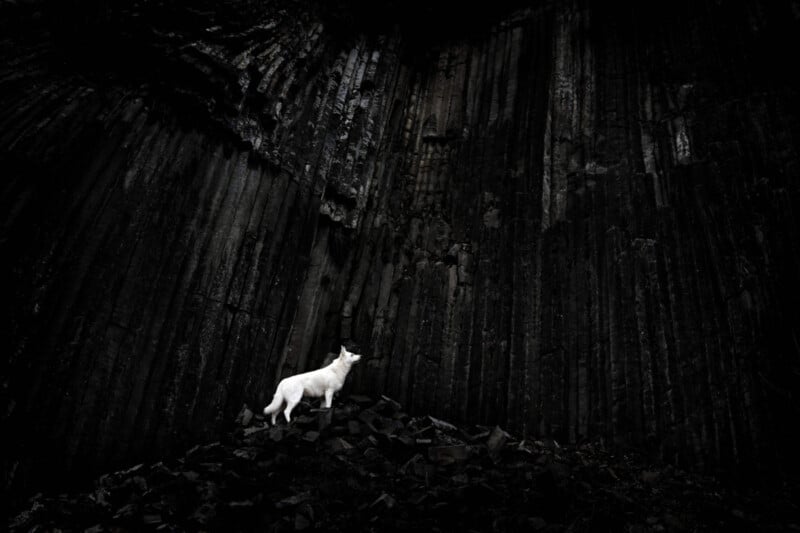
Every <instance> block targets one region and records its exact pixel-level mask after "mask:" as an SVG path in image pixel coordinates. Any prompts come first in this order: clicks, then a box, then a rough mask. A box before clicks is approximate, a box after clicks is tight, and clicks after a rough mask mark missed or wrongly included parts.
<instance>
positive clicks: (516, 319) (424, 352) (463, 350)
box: [0, 0, 800, 480]
mask: <svg viewBox="0 0 800 533" xmlns="http://www.w3.org/2000/svg"><path fill="white" fill-rule="evenodd" d="M218 4H220V3H219V2H216V3H214V4H210V3H209V4H208V5H207V6H205V4H201V6H205V7H196V6H195V7H191V8H189V7H183V6H181V5H180V4H178V3H175V4H162V5H158V6H154V5H152V4H147V3H145V4H142V5H139V4H130V5H127V6H126V7H124V8H113V9H112V8H111V7H108V6H106V7H98V5H100V3H92V7H90V8H89V7H81V8H79V7H77V6H68V7H64V6H63V5H62V6H61V7H57V8H56V7H49V6H47V5H45V6H39V5H38V4H37V3H35V2H34V3H30V4H9V5H4V6H3V7H2V10H3V12H4V15H6V16H2V17H0V19H2V20H3V22H2V25H3V32H2V34H3V35H4V36H5V37H3V41H2V44H1V45H0V57H2V61H1V62H0V110H1V111H2V114H1V116H0V122H1V123H2V128H0V148H1V150H0V165H2V167H0V168H3V169H4V172H3V174H4V176H5V178H4V180H3V185H2V187H3V189H2V191H3V192H2V202H3V203H2V205H3V209H2V210H0V213H1V215H0V216H2V221H3V222H2V239H0V253H2V255H3V257H4V260H3V264H2V268H3V272H2V273H1V274H2V279H3V280H4V284H6V287H5V289H4V295H5V296H4V298H3V303H2V307H3V313H4V317H3V318H4V320H3V323H4V324H5V327H4V328H3V329H5V330H6V332H5V333H4V334H3V337H2V338H3V341H2V342H3V351H4V353H6V354H8V356H7V357H6V358H5V359H4V367H3V368H4V394H5V396H6V397H7V399H8V402H7V403H8V408H7V409H6V410H5V414H4V425H5V426H6V427H7V428H9V430H10V431H14V432H15V433H14V434H15V435H19V438H18V439H17V442H16V444H17V446H16V448H17V449H16V450H15V452H14V454H12V456H11V457H12V460H11V461H10V463H9V464H10V465H11V467H10V469H9V474H8V475H9V476H10V478H12V480H13V479H37V478H39V477H40V476H41V473H42V472H44V471H45V469H46V468H51V467H55V468H57V469H58V471H77V470H78V469H79V468H80V469H83V470H82V471H84V472H98V471H100V470H99V469H100V468H108V467H112V466H118V465H123V464H129V463H130V462H131V461H135V460H141V459H146V458H149V457H153V456H156V455H157V454H163V453H169V452H173V451H178V450H181V449H185V448H187V447H188V446H190V445H191V444H194V443H197V442H202V441H208V440H214V439H215V438H216V437H217V436H218V434H219V433H220V431H221V428H222V425H223V423H222V422H223V420H225V419H226V418H230V417H231V416H232V414H233V413H235V412H236V411H237V409H238V408H239V406H241V404H242V403H243V401H246V402H248V403H249V404H251V405H263V404H264V403H266V402H265V400H266V399H268V398H269V397H270V396H271V394H272V392H273V388H274V385H275V384H276V383H277V381H278V380H279V379H280V378H282V377H285V376H287V375H290V374H292V373H296V372H299V371H304V370H309V369H312V368H315V367H318V366H320V365H321V364H322V362H323V358H324V354H325V353H327V352H328V351H329V350H330V349H333V348H334V347H335V346H338V344H339V342H346V343H350V344H351V345H354V346H355V347H356V348H357V351H359V352H361V353H363V354H365V356H366V357H365V359H366V360H365V361H364V362H363V363H362V364H361V365H360V367H359V368H357V369H356V371H354V372H353V373H352V375H351V377H350V380H351V383H350V387H351V390H353V391H356V392H360V393H367V394H381V393H384V394H388V395H390V396H392V397H395V398H397V399H398V400H400V401H401V402H402V403H403V404H404V405H405V406H407V407H408V408H409V410H410V411H411V412H412V413H413V412H417V411H419V412H430V413H432V414H434V415H436V416H442V417H445V418H448V419H452V420H460V421H469V422H471V423H485V424H495V423H499V424H502V425H503V426H504V427H508V428H510V429H511V430H513V431H515V432H519V433H526V434H535V435H547V436H551V437H554V438H556V439H557V440H561V441H564V442H578V441H581V440H582V439H595V438H602V439H605V440H606V441H607V442H609V443H614V444H616V445H618V446H635V447H640V448H644V449H648V450H651V451H653V452H655V453H656V454H658V455H659V456H660V457H661V458H663V459H666V460H668V461H672V462H676V463H679V464H682V465H690V466H693V467H700V468H706V469H711V470H717V471H720V470H723V471H732V470H735V471H743V470H750V469H765V468H769V467H770V466H772V465H774V464H775V462H776V461H778V462H780V464H782V465H783V467H784V468H789V469H796V468H797V463H796V459H791V457H794V455H793V454H790V453H789V452H790V450H792V449H793V448H795V447H796V445H797V441H796V440H793V439H792V438H791V437H790V435H791V433H792V431H791V430H792V429H793V428H789V427H787V426H792V424H787V421H788V420H792V419H794V418H796V413H797V411H798V409H799V408H800V402H798V396H797V391H798V390H800V389H798V385H800V383H798V382H799V381H800V370H799V369H800V363H799V362H798V361H799V360H798V354H799V353H800V348H798V346H800V341H798V337H797V333H796V332H795V329H796V326H797V324H800V311H798V305H799V304H800V225H799V224H798V220H797V215H796V213H797V212H798V207H800V206H799V204H798V198H799V197H798V183H800V181H799V180H800V166H798V163H799V162H798V154H797V139H798V135H800V131H798V126H799V125H800V123H799V122H798V108H797V86H796V85H795V84H794V82H793V81H792V79H791V76H790V75H789V74H788V73H789V71H791V70H792V67H791V66H790V65H788V64H786V63H785V62H784V59H783V57H784V56H785V55H786V54H789V53H790V52H789V50H794V49H797V48H796V46H795V45H797V44H800V43H797V42H796V41H797V37H796V36H797V35H798V32H797V29H798V15H797V13H798V12H799V11H800V10H798V8H797V6H796V5H795V3H793V2H777V3H774V2H758V1H753V2H750V3H747V4H746V5H744V6H736V7H732V6H730V5H727V4H725V5H718V4H717V3H716V2H712V1H704V2H699V3H692V4H691V5H689V4H687V5H682V6H670V7H669V8H663V9H657V10H656V13H655V14H652V13H644V12H639V11H637V8H636V7H629V8H625V9H621V8H620V9H617V8H611V7H608V6H599V5H598V6H595V7H592V6H588V5H586V4H585V3H584V2H578V1H576V2H565V3H557V4H556V3H549V2H548V3H542V4H539V5H536V6H534V7H528V8H525V9H519V10H513V9H509V10H508V11H504V12H502V13H501V12H498V13H494V14H493V16H492V17H488V16H487V20H486V22H485V23H484V24H482V25H480V24H479V29H478V30H475V31H470V32H469V34H468V35H461V34H459V32H452V31H448V30H447V29H446V28H443V29H442V35H443V36H442V37H441V38H437V35H436V33H435V32H432V34H431V32H428V33H426V34H425V35H419V34H418V33H419V32H417V31H415V26H414V25H413V18H410V19H409V20H410V22H409V20H406V21H405V22H404V23H403V24H401V25H400V26H399V27H392V25H391V24H384V25H376V26H375V27H371V26H369V25H368V24H364V20H362V19H361V18H359V17H357V16H351V17H350V16H348V13H349V12H348V11H347V10H348V9H350V10H353V11H355V10H357V8H358V5H357V4H352V5H350V4H347V5H340V6H339V8H340V9H339V10H338V11H337V12H336V14H332V13H331V11H332V8H325V7H324V6H316V5H304V4H302V3H297V2H288V1H287V2H274V3H269V4H268V5H261V4H258V5H255V4H253V3H250V2H245V1H243V0H242V1H239V2H237V1H229V2H223V3H221V4H222V5H218ZM264 4H266V3H264ZM73 10H74V11H73ZM87 13H88V15H87ZM89 15H91V16H89ZM432 17H433V18H431V19H430V20H428V23H427V24H426V25H425V26H424V28H425V29H426V30H435V29H436V28H435V27H436V26H437V23H438V22H441V24H442V25H443V26H444V25H447V24H452V22H451V21H449V19H448V18H447V17H441V14H437V13H434V14H433V15H432ZM437 17H441V18H437ZM431 21H432V22H431ZM79 37H80V38H79ZM75 43H77V44H75ZM67 44H70V46H67ZM787 461H795V462H794V463H791V462H787Z"/></svg>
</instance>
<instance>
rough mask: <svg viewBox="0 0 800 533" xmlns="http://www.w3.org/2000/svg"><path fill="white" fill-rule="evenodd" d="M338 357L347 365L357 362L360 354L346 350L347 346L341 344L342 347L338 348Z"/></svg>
mask: <svg viewBox="0 0 800 533" xmlns="http://www.w3.org/2000/svg"><path fill="white" fill-rule="evenodd" d="M339 359H341V360H342V361H344V362H345V363H347V364H348V365H352V364H353V363H357V362H358V361H359V360H361V356H360V355H358V354H357V353H353V352H348V351H347V348H345V347H344V346H342V349H341V350H339Z"/></svg>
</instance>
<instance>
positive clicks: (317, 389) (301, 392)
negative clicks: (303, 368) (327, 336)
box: [264, 346, 361, 425]
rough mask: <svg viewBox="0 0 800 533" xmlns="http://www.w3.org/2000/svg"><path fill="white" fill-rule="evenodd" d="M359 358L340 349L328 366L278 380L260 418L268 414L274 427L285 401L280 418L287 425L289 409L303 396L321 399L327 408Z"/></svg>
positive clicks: (289, 419) (344, 349) (289, 415)
mask: <svg viewBox="0 0 800 533" xmlns="http://www.w3.org/2000/svg"><path fill="white" fill-rule="evenodd" d="M359 359H361V356H360V355H358V354H354V353H353V352H348V351H347V348H345V347H344V346H342V349H341V351H340V352H339V357H337V358H336V359H334V361H333V362H332V363H331V364H329V365H328V366H324V367H322V368H320V369H317V370H312V371H311V372H305V373H303V374H297V375H295V376H290V377H288V378H285V379H282V380H281V382H280V383H278V388H277V389H276V390H275V396H273V397H272V403H270V404H269V405H268V406H266V407H265V408H264V416H267V415H272V424H273V425H275V418H276V417H277V416H278V412H279V411H280V410H281V405H283V403H284V402H286V409H284V411H283V416H285V417H286V422H291V415H292V409H294V408H295V406H296V405H297V404H298V403H300V400H301V399H302V398H303V396H311V397H314V398H321V397H322V396H324V397H325V400H324V404H323V405H324V406H325V407H326V408H329V407H330V406H331V402H332V401H333V394H334V393H335V392H339V390H341V388H342V386H343V385H344V380H345V378H346V377H347V374H348V372H350V368H352V366H353V363H356V362H357V361H358V360H359Z"/></svg>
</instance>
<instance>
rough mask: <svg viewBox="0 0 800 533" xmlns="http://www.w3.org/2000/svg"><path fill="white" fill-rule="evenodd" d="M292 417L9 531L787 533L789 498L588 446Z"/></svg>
mask: <svg viewBox="0 0 800 533" xmlns="http://www.w3.org/2000/svg"><path fill="white" fill-rule="evenodd" d="M356 400H357V401H356ZM303 407H305V410H304V414H302V415H301V416H299V417H297V418H296V420H294V421H293V422H292V424H291V425H290V426H288V427H287V426H285V425H282V424H279V425H277V426H275V427H267V426H264V425H262V421H263V418H262V417H260V416H256V417H255V419H256V420H258V422H257V423H256V424H255V425H249V424H248V423H241V425H239V424H237V426H238V427H237V428H236V429H235V430H234V431H228V432H225V433H224V434H223V440H222V441H221V442H214V443H210V444H206V445H198V446H195V447H193V448H192V449H191V450H189V451H188V452H187V453H186V454H184V455H182V456H180V457H178V458H176V459H175V460H168V461H159V462H157V463H155V464H138V465H135V466H132V467H130V468H126V469H125V470H122V471H118V472H113V473H107V474H104V475H102V476H100V477H99V478H98V479H97V480H95V482H94V484H93V487H92V488H91V489H90V490H86V491H83V492H80V493H75V492H73V493H65V494H59V495H58V496H51V495H45V494H41V493H39V494H36V495H34V496H33V497H32V498H30V499H29V500H28V501H27V502H25V504H24V505H21V506H20V508H18V509H14V511H13V512H12V514H11V519H10V520H9V523H8V525H9V530H10V531H12V532H16V531H48V530H54V529H58V530H60V531H65V532H68V531H90V532H100V531H116V530H123V531H148V530H156V531H197V530H203V531H234V530H235V531H270V532H283V531H303V530H306V529H309V530H316V531H376V532H377V531H398V532H405V531H424V532H428V531H433V532H436V531H453V532H460V531H464V532H477V531H496V532H505V531H508V532H516V531H542V532H556V531H571V532H579V531H586V532H593V531H639V532H642V533H644V532H659V531H669V532H681V531H687V532H688V531H721V532H722V531H756V530H757V531H765V532H766V531H775V532H783V531H795V530H797V529H798V528H800V525H798V523H797V519H798V509H797V502H798V500H797V497H798V493H797V487H792V488H788V487H780V488H776V489H773V490H771V491H769V492H761V491H759V490H757V489H753V488H752V487H751V488H749V489H746V490H730V489H726V488H725V487H724V486H721V485H720V484H719V483H718V482H715V480H713V479H712V478H709V477H702V476H698V475H693V474H691V473H687V472H685V471H682V470H680V469H675V468H673V467H670V466H667V467H659V466H657V465H655V466H654V465H648V464H646V463H645V462H643V461H642V459H641V457H638V456H636V455H627V454H625V455H614V454H612V453H609V452H608V451H607V450H604V449H602V447H598V446H597V445H596V444H583V445H580V446H561V445H560V444H559V443H558V442H556V441H553V440H552V439H547V440H518V439H516V438H514V437H513V436H512V435H509V434H508V433H506V432H505V431H504V430H502V429H501V428H500V427H498V426H495V427H494V428H489V427H485V426H469V427H460V428H459V427H457V426H454V425H452V424H450V423H448V422H444V421H442V420H439V419H436V418H433V417H430V416H421V417H415V418H412V417H410V416H409V415H408V414H406V413H404V412H402V411H401V410H400V405H399V404H398V403H397V402H395V401H394V400H391V399H389V398H386V397H384V398H381V399H379V400H378V401H377V402H376V401H375V400H371V399H370V398H366V397H353V398H352V399H350V401H348V400H347V399H345V400H343V401H337V406H336V408H335V409H334V410H333V412H331V411H329V410H323V411H322V412H319V410H318V412H316V413H314V412H313V411H311V412H310V411H309V410H308V407H307V406H303V405H302V404H301V407H300V408H299V409H298V411H303ZM248 412H249V410H248V409H247V407H245V408H244V410H243V414H245V413H248ZM251 415H252V413H251V414H250V415H248V416H247V417H251ZM241 419H242V417H240V422H241ZM376 426H377V427H376ZM793 498H794V499H793Z"/></svg>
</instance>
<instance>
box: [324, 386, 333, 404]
mask: <svg viewBox="0 0 800 533" xmlns="http://www.w3.org/2000/svg"><path fill="white" fill-rule="evenodd" d="M332 403H333V389H328V390H326V391H325V409H330V408H331V404H332Z"/></svg>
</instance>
